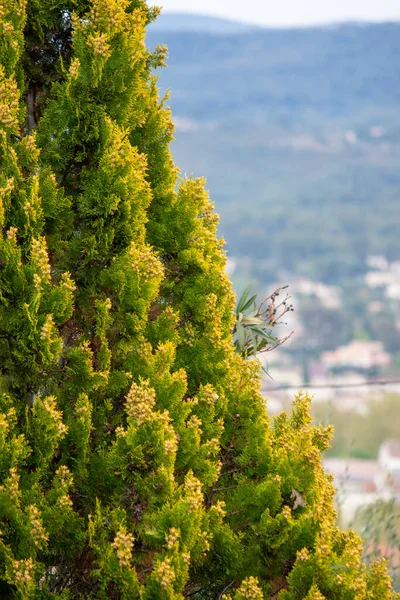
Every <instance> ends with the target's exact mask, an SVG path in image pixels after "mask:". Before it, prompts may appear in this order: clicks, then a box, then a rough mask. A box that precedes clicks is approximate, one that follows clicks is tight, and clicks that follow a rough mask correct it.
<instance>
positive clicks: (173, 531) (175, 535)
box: [165, 527, 181, 550]
mask: <svg viewBox="0 0 400 600" xmlns="http://www.w3.org/2000/svg"><path fill="white" fill-rule="evenodd" d="M180 537H181V532H180V531H179V529H177V528H176V527H171V528H170V530H169V533H168V535H167V536H166V539H165V541H166V542H167V548H168V550H171V548H172V547H173V545H174V544H175V542H177V541H178V540H179V538H180Z"/></svg>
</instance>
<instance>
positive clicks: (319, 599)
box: [306, 585, 326, 600]
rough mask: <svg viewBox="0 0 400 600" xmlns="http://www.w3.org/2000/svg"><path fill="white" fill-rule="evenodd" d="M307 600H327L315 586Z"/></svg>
mask: <svg viewBox="0 0 400 600" xmlns="http://www.w3.org/2000/svg"><path fill="white" fill-rule="evenodd" d="M306 600H326V599H325V596H323V595H322V594H321V592H320V591H319V589H318V587H317V586H316V585H313V586H312V587H311V589H310V591H309V592H308V594H307V596H306Z"/></svg>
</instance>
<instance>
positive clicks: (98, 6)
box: [90, 0, 129, 30]
mask: <svg viewBox="0 0 400 600" xmlns="http://www.w3.org/2000/svg"><path fill="white" fill-rule="evenodd" d="M128 4H129V3H128V2H127V1H126V0H119V1H117V0H94V1H93V3H92V9H91V11H90V18H91V21H92V23H93V25H94V26H95V27H97V28H99V29H102V30H109V29H110V28H112V29H115V28H117V27H120V26H121V25H122V24H123V22H124V18H125V19H126V17H127V15H126V13H125V9H126V7H127V6H128Z"/></svg>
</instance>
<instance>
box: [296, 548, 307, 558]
mask: <svg viewBox="0 0 400 600" xmlns="http://www.w3.org/2000/svg"><path fill="white" fill-rule="evenodd" d="M309 558H310V554H309V552H308V550H307V548H302V549H301V550H298V552H297V560H302V561H306V560H308V559H309Z"/></svg>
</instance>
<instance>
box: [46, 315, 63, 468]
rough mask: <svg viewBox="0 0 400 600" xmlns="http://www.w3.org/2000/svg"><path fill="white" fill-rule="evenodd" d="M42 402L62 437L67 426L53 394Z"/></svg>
mask: <svg viewBox="0 0 400 600" xmlns="http://www.w3.org/2000/svg"><path fill="white" fill-rule="evenodd" d="M43 328H44V326H43ZM42 404H43V408H44V410H45V411H46V412H47V413H48V415H49V416H50V418H51V420H52V421H53V422H54V423H55V424H56V426H57V434H58V436H59V437H64V436H65V435H66V433H67V431H68V427H67V426H66V425H65V424H64V423H63V421H62V417H63V414H62V412H61V411H59V410H57V400H56V398H55V397H54V396H47V398H45V399H44V400H43V401H42ZM61 468H62V467H61Z"/></svg>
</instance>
